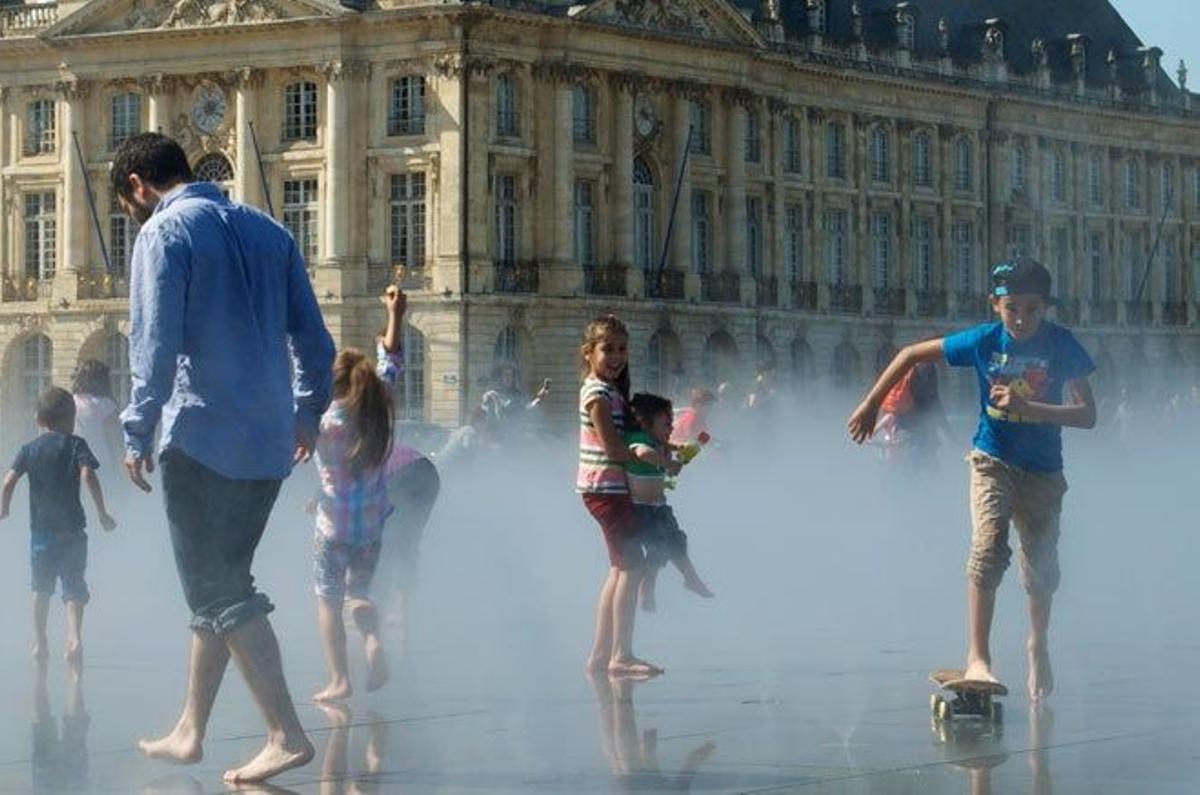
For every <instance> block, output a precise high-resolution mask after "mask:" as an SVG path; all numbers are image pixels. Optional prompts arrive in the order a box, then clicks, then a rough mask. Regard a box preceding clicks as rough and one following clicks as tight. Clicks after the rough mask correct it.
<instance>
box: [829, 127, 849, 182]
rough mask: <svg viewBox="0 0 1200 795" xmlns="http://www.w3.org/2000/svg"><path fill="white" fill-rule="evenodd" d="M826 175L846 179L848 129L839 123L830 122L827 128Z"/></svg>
mask: <svg viewBox="0 0 1200 795" xmlns="http://www.w3.org/2000/svg"><path fill="white" fill-rule="evenodd" d="M825 175H826V176H828V177H830V178H831V179H845V178H846V128H845V127H844V126H843V125H842V124H840V123H839V122H830V123H829V126H828V127H826V128H825Z"/></svg>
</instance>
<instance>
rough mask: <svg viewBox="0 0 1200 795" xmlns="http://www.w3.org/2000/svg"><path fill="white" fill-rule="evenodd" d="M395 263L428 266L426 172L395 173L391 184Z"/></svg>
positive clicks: (409, 266)
mask: <svg viewBox="0 0 1200 795" xmlns="http://www.w3.org/2000/svg"><path fill="white" fill-rule="evenodd" d="M391 211H392V223H391V227H392V264H393V265H401V266H403V267H405V268H407V269H408V270H420V269H422V268H424V267H425V214H426V213H425V172H423V171H413V172H410V173H408V174H393V175H392V184H391Z"/></svg>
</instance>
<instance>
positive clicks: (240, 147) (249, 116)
mask: <svg viewBox="0 0 1200 795" xmlns="http://www.w3.org/2000/svg"><path fill="white" fill-rule="evenodd" d="M263 77H264V75H263V73H262V71H261V70H258V69H249V68H246V69H239V70H238V71H237V73H236V75H235V84H236V86H237V97H236V100H235V104H236V110H237V122H236V124H237V135H236V141H237V143H236V146H237V152H236V155H235V156H236V157H237V164H236V167H235V168H236V170H235V172H234V177H233V193H234V198H236V199H237V200H238V201H240V202H242V203H243V204H252V205H254V206H256V207H260V208H262V209H264V210H265V209H266V201H265V197H264V196H263V191H262V170H261V169H260V168H259V165H258V155H257V153H256V152H255V151H254V140H253V138H252V137H251V132H250V125H251V124H254V122H256V121H257V120H258V89H259V87H261V86H262V83H263ZM255 132H256V133H257V132H258V129H257V127H256V128H255ZM260 143H261V139H260Z"/></svg>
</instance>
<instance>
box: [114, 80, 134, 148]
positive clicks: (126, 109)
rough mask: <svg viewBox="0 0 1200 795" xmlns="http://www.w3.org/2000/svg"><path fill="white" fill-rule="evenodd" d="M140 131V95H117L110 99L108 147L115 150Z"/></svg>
mask: <svg viewBox="0 0 1200 795" xmlns="http://www.w3.org/2000/svg"><path fill="white" fill-rule="evenodd" d="M141 131H142V95H141V94H134V93H127V94H117V95H116V96H114V97H113V98H112V117H111V124H110V126H109V136H108V147H109V149H111V150H115V149H116V148H117V147H118V146H120V145H121V142H122V141H124V140H125V139H126V138H132V137H133V136H135V135H137V134H138V133H140V132H141Z"/></svg>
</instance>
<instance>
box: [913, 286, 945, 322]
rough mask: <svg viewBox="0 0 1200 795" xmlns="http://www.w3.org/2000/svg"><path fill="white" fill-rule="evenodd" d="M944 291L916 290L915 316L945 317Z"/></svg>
mask: <svg viewBox="0 0 1200 795" xmlns="http://www.w3.org/2000/svg"><path fill="white" fill-rule="evenodd" d="M946 311H947V310H946V291H945V290H918V291H917V314H918V315H920V316H921V317H945V315H946Z"/></svg>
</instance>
